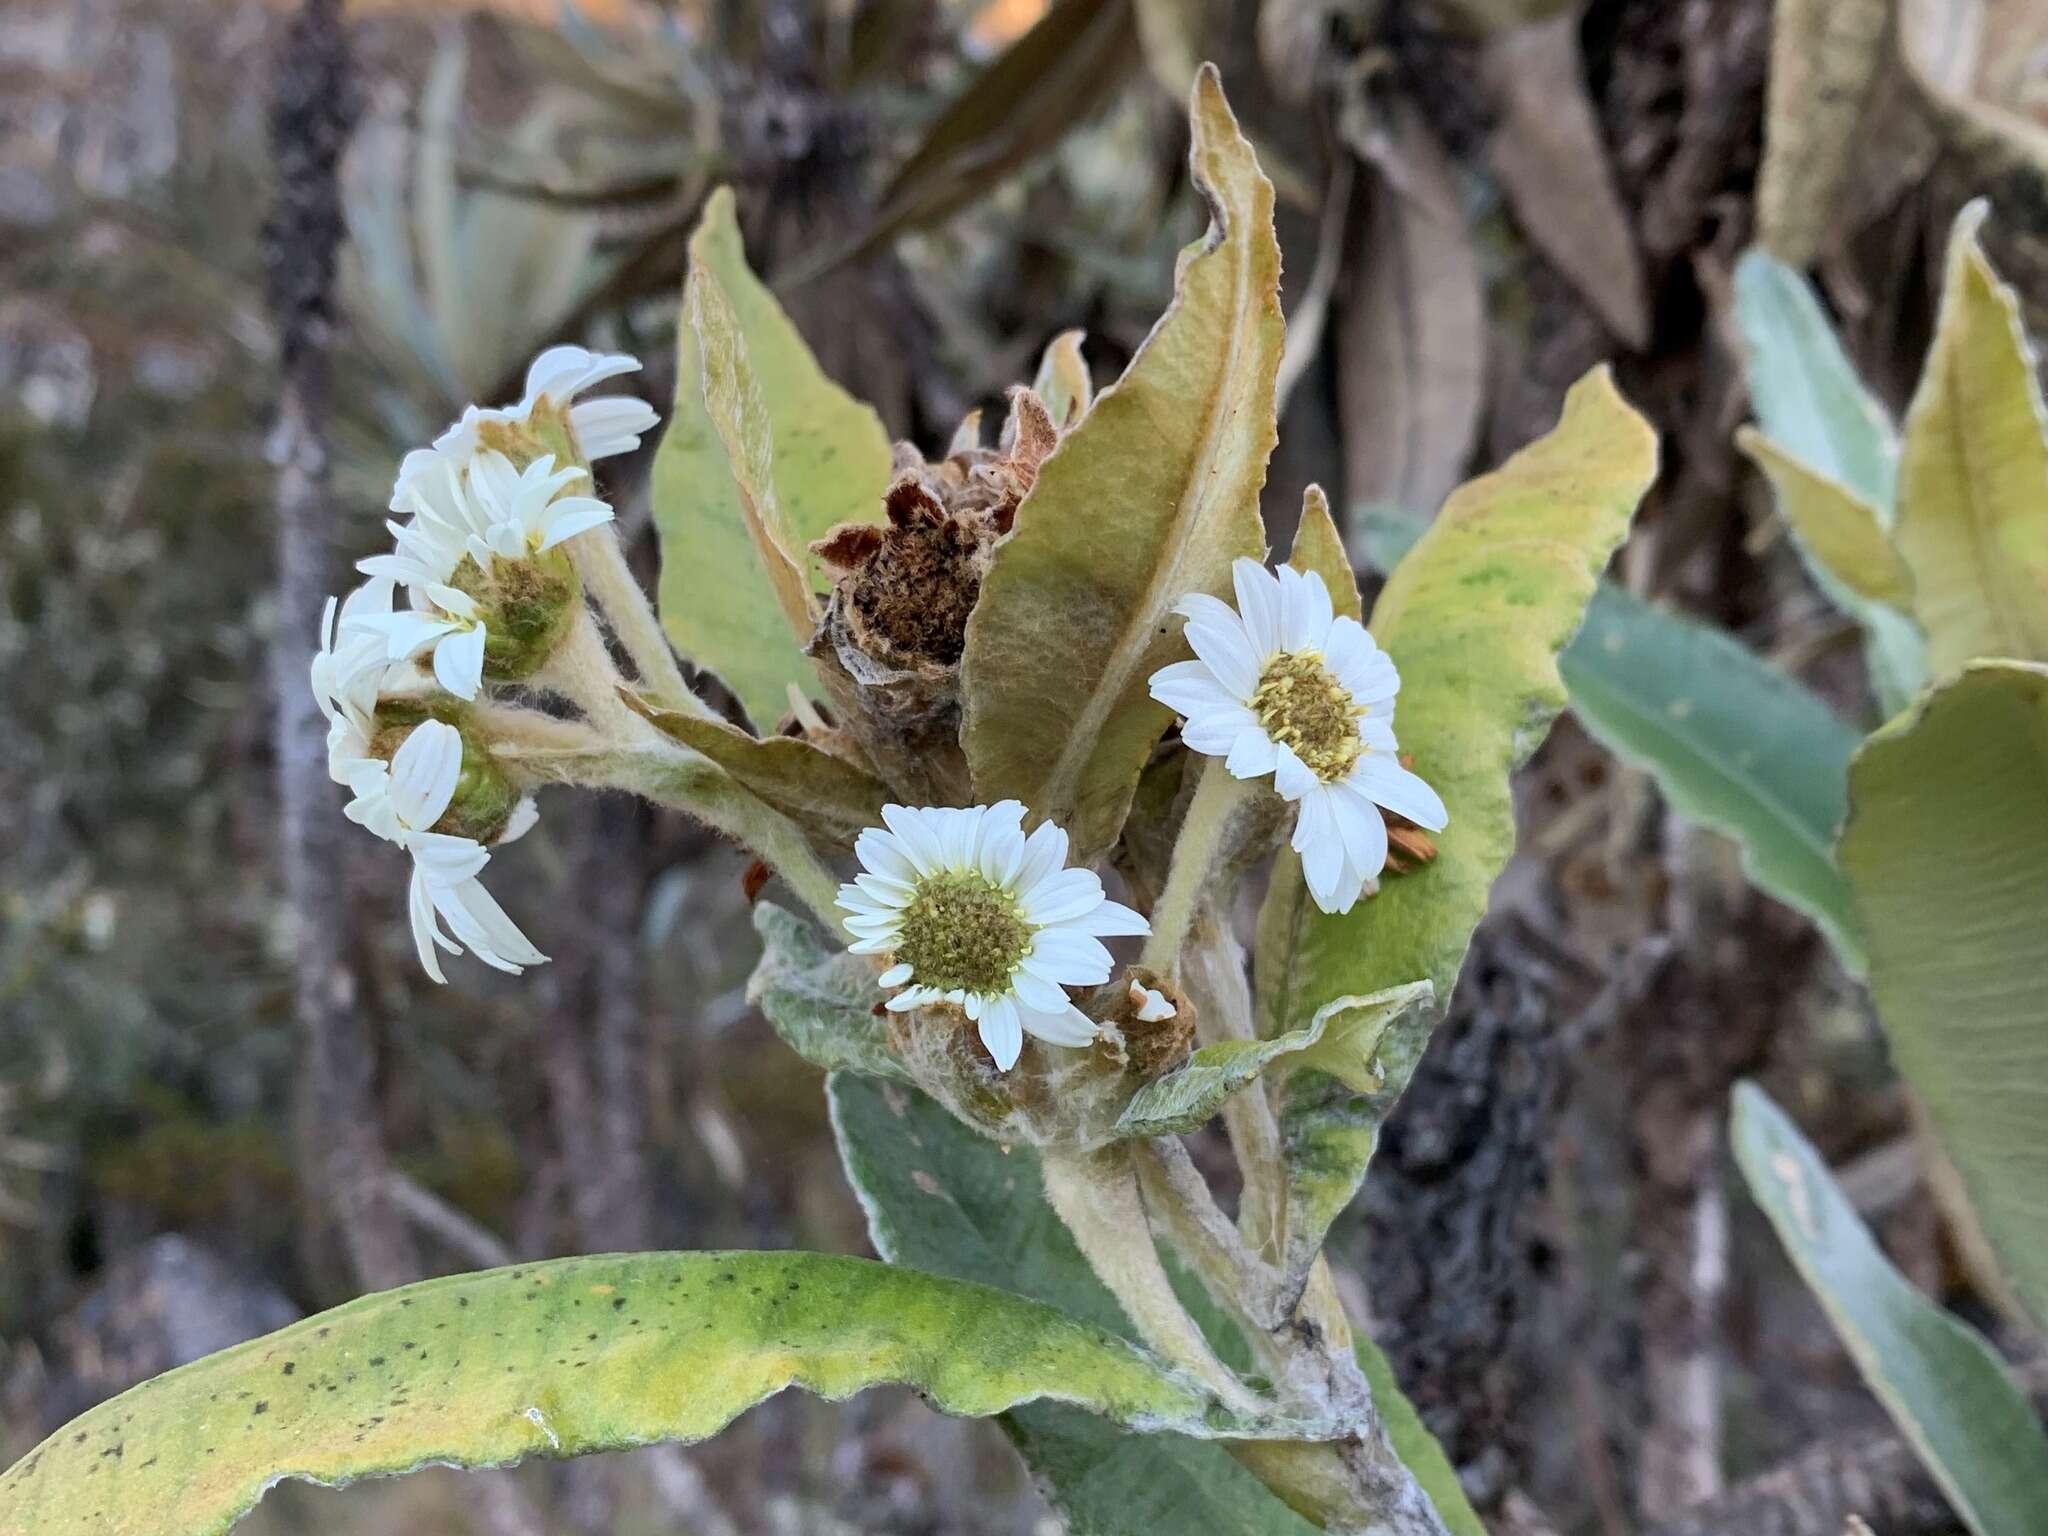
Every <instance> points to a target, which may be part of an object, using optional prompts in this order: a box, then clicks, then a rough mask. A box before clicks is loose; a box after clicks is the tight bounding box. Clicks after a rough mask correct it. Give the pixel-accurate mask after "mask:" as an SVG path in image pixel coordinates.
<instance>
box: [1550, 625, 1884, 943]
mask: <svg viewBox="0 0 2048 1536" xmlns="http://www.w3.org/2000/svg"><path fill="white" fill-rule="evenodd" d="M1559 666H1560V668H1561V670H1562V672H1563V674H1564V680H1565V685H1566V687H1567V688H1569V689H1570V691H1571V702H1572V710H1573V712H1574V713H1575V714H1577V715H1578V717H1579V719H1580V721H1581V722H1582V723H1583V724H1584V725H1585V726H1586V727H1587V729H1588V730H1590V731H1591V732H1592V733H1593V735H1594V736H1596V737H1598V738H1599V740H1600V741H1601V743H1602V744H1603V745H1604V746H1606V747H1607V748H1608V749H1609V750H1610V751H1612V752H1614V753H1615V754H1616V755H1617V756H1619V757H1621V758H1623V759H1624V760H1626V761H1628V762H1632V763H1635V764H1637V765H1638V766H1640V767H1644V768H1647V769H1649V770H1650V772H1651V773H1653V774H1655V775H1656V778H1657V785H1658V788H1660V789H1661V790H1663V792H1664V794H1665V797H1666V798H1667V799H1669V800H1670V802H1671V804H1672V805H1673V806H1674V807H1675V808H1676V809H1677V810H1678V811H1679V812H1680V813H1681V814H1683V815H1686V816H1689V817H1691V818H1692V819H1693V820H1695V821H1698V822H1703V823H1704V824H1705V825H1707V826H1710V827H1712V828H1714V829H1715V830H1716V831H1717V832H1724V833H1726V834H1727V835H1728V836H1730V837H1732V838H1734V839H1735V840H1736V841H1737V842H1738V843H1739V844H1740V845H1741V847H1742V857H1743V865H1744V868H1745V869H1746V870H1747V872H1748V874H1749V877H1750V878H1751V879H1752V880H1754V881H1755V882H1756V883H1757V884H1758V885H1759V886H1761V887H1762V888H1763V889H1764V890H1766V891H1769V892H1770V893H1771V894H1772V895H1773V896H1776V897H1777V898H1778V899H1779V900H1780V901H1783V902H1785V903H1787V904H1788V905H1790V906H1793V907H1796V908H1798V909H1799V910H1800V911H1801V912H1804V913H1806V914H1807V916H1809V917H1811V918H1813V919H1814V921H1815V922H1817V923H1819V924H1820V926H1821V929H1822V931H1823V932H1825V933H1826V934H1827V937H1828V939H1829V941H1830V942H1831V943H1832V944H1833V945H1834V946H1835V950H1836V952H1837V954H1838V955H1840V957H1841V959H1842V961H1843V963H1844V964H1845V965H1847V966H1848V967H1849V968H1850V969H1851V970H1852V971H1856V972H1858V973H1860V972H1861V971H1862V969H1863V943H1862V939H1861V937H1860V934H1859V932H1858V928H1857V923H1856V914H1855V910H1854V904H1853V902H1852V901H1851V899H1850V895H1849V886H1848V882H1847V881H1846V880H1844V879H1843V878H1842V873H1841V871H1840V870H1839V869H1838V868H1837V867H1836V865H1835V859H1834V842H1835V833H1836V832H1837V831H1838V830H1839V829H1840V827H1841V825H1842V818H1843V816H1844V814H1845V813H1846V812H1847V810H1848V795H1847V786H1848V774H1849V757H1850V754H1851V753H1852V752H1854V751H1855V750H1856V743H1857V741H1858V739H1859V738H1858V737H1857V734H1856V732H1855V730H1854V729H1853V728H1852V727H1851V726H1849V725H1848V724H1847V723H1846V722H1845V721H1843V720H1842V719H1841V717H1840V716H1838V715H1836V714H1835V712H1834V711H1833V710H1831V709H1829V708H1828V706H1827V704H1826V703H1825V702H1823V701H1822V699H1821V698H1820V696H1819V695H1818V694H1816V693H1814V692H1813V690H1811V689H1810V688H1808V687H1807V686H1806V685H1805V684H1804V683H1802V682H1800V681H1799V680H1798V679H1797V678H1795V677H1792V676H1790V675H1789V674H1787V673H1785V672H1783V671H1780V670H1779V669H1778V668H1776V667H1774V666H1772V665H1771V664H1770V663H1769V662H1767V661H1765V660H1763V659H1762V658H1761V657H1759V656H1757V655H1756V654H1755V653H1754V652H1752V651H1750V650H1748V649H1746V648H1745V647H1744V646H1742V645H1740V644H1738V643H1737V642H1736V641H1735V640H1733V639H1732V638H1730V637H1729V636H1728V635H1726V634H1723V633H1722V632H1721V631H1720V630H1717V629H1712V628H1709V627H1708V626H1707V625H1704V624H1700V623H1696V622H1694V621H1693V620H1691V619H1687V618H1685V617H1683V616H1682V615H1679V614H1676V613H1668V612H1665V611H1663V610H1661V609H1657V608H1652V607H1651V606H1650V605H1649V604H1647V603H1645V602H1643V601H1642V600H1641V599H1639V598H1636V597H1633V596H1631V595H1630V594H1629V593H1627V592H1624V591H1622V590H1621V589H1620V588H1618V587H1603V588H1602V589H1601V590H1600V592H1599V594H1598V595H1597V596H1596V597H1595V598H1594V599H1593V603H1592V606H1591V608H1590V609H1589V610H1588V611H1587V615H1586V627H1585V628H1584V629H1583V630H1581V631H1580V632H1579V636H1578V638H1577V639H1576V640H1574V641H1573V642H1572V643H1571V645H1570V646H1568V647H1567V648H1566V650H1565V652H1564V655H1563V656H1562V657H1560V658H1559Z"/></svg>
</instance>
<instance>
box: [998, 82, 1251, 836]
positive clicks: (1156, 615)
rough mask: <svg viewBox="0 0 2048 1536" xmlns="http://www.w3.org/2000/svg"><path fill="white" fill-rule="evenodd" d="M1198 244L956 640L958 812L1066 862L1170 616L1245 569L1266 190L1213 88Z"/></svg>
mask: <svg viewBox="0 0 2048 1536" xmlns="http://www.w3.org/2000/svg"><path fill="white" fill-rule="evenodd" d="M1191 116H1192V119H1193V132H1194V146H1193V150H1192V152H1191V156H1190V158H1191V161H1192V165H1193V172H1194V178H1195V184H1196V186H1197V187H1199V188H1200V190H1201V191H1202V194H1203V195H1204V196H1205V197H1206V198H1207V199H1208V201H1209V206H1210V210H1211V214H1212V220H1213V222H1212V223H1211V225H1210V230H1209V236H1208V239H1207V240H1206V241H1205V242H1203V243H1202V245H1200V246H1199V247H1197V248H1193V249H1191V250H1190V251H1188V252H1184V253H1183V256H1182V260H1181V268H1180V276H1179V281H1178V283H1177V284H1176V286H1175V292H1174V298H1173V303H1172V304H1171V306H1170V307H1169V308H1168V309H1167V311H1166V314H1165V315H1164V316H1163V317H1162V318H1161V319H1160V321H1159V323H1158V325H1157V326H1155V327H1154V328H1153V331H1152V334H1151V335H1150V336H1149V337H1147V338H1146V340H1145V343H1144V345H1143V346H1141V347H1140V348H1139V349H1138V354H1137V356H1136V357H1134V358H1133V359H1132V360H1131V365H1130V367H1129V368H1127V369H1126V370H1125V371H1124V375H1123V377H1122V378H1121V379H1119V380H1117V382H1116V383H1115V384H1113V385H1111V386H1110V387H1109V388H1108V389H1106V390H1104V391H1103V392H1102V394H1100V395H1099V396H1097V397H1096V400H1095V403H1094V405H1093V406H1091V407H1090V408H1089V411H1088V414H1087V415H1086V416H1085V417H1084V418H1083V419H1082V421H1081V424H1080V425H1079V426H1078V427H1076V428H1074V430H1073V431H1072V432H1070V433H1069V434H1067V436H1066V437H1064V438H1063V439H1062V440H1061V442H1060V446H1059V447H1058V448H1057V449H1056V450H1055V451H1054V452H1053V455H1052V457H1050V458H1049V459H1047V460H1046V461H1045V464H1044V467H1043V468H1041V469H1040V471H1039V474H1038V481H1037V483H1036V484H1035V485H1034V486H1033V487H1032V490H1031V493H1030V494H1029V495H1028V496H1026V497H1025V498H1024V502H1023V504H1022V505H1021V506H1020V507H1018V509H1017V524H1016V533H1015V534H1014V535H1013V536H1012V537H1011V538H1010V539H1009V541H1008V542H1006V543H1005V544H1004V545H1002V547H1001V548H1000V549H999V550H998V552H997V555H996V560H995V565H994V567H993V569H991V570H990V572H989V574H988V578H987V580H986V581H985V582H984V583H983V584H982V589H981V598H980V601H979V602H978V603H977V604H976V606H975V610H974V616H973V617H972V618H971V619H970V620H969V621H968V625H967V650H966V655H965V657H964V659H963V665H962V691H963V695H964V699H965V704H966V727H965V731H964V734H963V740H964V743H965V746H966V749H967V761H968V765H969V767H970V768H971V770H972V771H973V775H974V785H975V791H976V794H977V795H978V796H979V798H981V799H982V800H984V801H994V800H999V799H1003V798H1012V797H1013V798H1015V799H1019V800H1022V801H1023V802H1024V803H1025V804H1026V805H1028V806H1029V807H1030V808H1031V810H1032V812H1033V813H1034V814H1035V815H1037V816H1041V817H1049V818H1051V819H1052V820H1054V821H1057V822H1059V823H1060V824H1061V825H1063V826H1065V827H1066V828H1067V831H1068V833H1069V834H1070V835H1071V836H1072V838H1073V842H1074V849H1075V856H1076V859H1077V861H1085V860H1087V859H1090V858H1093V857H1094V856H1095V855H1096V854H1098V853H1100V852H1101V851H1102V850H1103V849H1104V848H1106V847H1108V846H1109V844H1110V843H1111V842H1113V841H1114V840H1115V838H1116V833H1117V828H1118V827H1119V826H1121V825H1122V823H1123V819H1124V814H1125V811H1126V810H1127V809H1128V807H1129V805H1130V801H1131V795H1132V792H1133V791H1134V789H1135V788H1136V786H1137V782H1138V771H1139V770H1140V769H1141V768H1142V767H1143V766H1144V762H1145V758H1146V755H1147V754H1148V753H1149V752H1150V751H1151V749H1152V744H1153V742H1154V741H1156V740H1157V739H1158V737H1159V734H1160V732H1161V731H1162V730H1164V729H1165V727H1166V724H1167V722H1168V720H1169V719H1170V718H1171V715H1170V713H1169V711H1168V710H1167V709H1166V707H1165V706H1164V705H1162V704H1158V703H1155V702H1154V701H1153V700H1152V699H1151V698H1150V697H1149V696H1148V695H1147V693H1146V691H1145V683H1146V679H1147V678H1148V677H1150V676H1151V674H1152V673H1153V672H1155V671H1157V670H1158V669H1159V668H1160V667H1162V666H1164V665H1166V663H1168V662H1170V661H1174V660H1177V659H1179V658H1180V657H1182V656H1185V655H1186V654H1187V648H1186V645H1185V643H1184V642H1183V641H1182V639H1181V637H1180V622H1179V621H1178V620H1177V619H1176V618H1175V617H1174V616H1173V613H1172V609H1173V605H1174V604H1175V603H1177V602H1179V601H1180V599H1181V598H1182V597H1183V596H1185V595H1186V594H1187V593H1189V592H1197V591H1199V592H1213V593H1218V594H1221V593H1225V592H1227V591H1228V590H1229V583H1230V562H1231V561H1232V560H1233V559H1235V558H1236V557H1238V556H1239V555H1252V556H1257V555H1259V554H1261V553H1263V551H1264V548H1265V537H1264V532H1263V530H1262V527H1261V525H1260V522H1259V505H1258V503H1259V489H1260V487H1261V486H1262V485H1263V484H1264V483H1265V478H1266V458H1267V455H1268V454H1269V453H1270V452H1271V451H1272V448H1273V443H1274V441H1275V437H1276V433H1275V428H1274V419H1273V381H1274V375H1275V373H1276V372H1277V370H1278V369H1279V366H1280V351H1281V344H1282V327H1281V321H1280V299H1279V283H1280V250H1279V247H1278V245H1277V244H1276V243H1275V240H1274V236H1273V187H1272V184H1271V183H1270V182H1268V181H1267V180H1266V178H1265V177H1264V176H1263V175H1261V174H1260V172H1259V167H1258V161H1257V159H1256V158H1255V157H1254V156H1253V154H1252V148H1251V145H1250V144H1249V143H1247V142H1246V141H1245V138H1244V135H1243V134H1241V133H1240V132H1238V128H1237V120H1236V119H1235V118H1234V117H1232V116H1231V113H1230V107H1229V105H1228V104H1227V103H1226V102H1225V101H1224V99H1223V88H1222V86H1221V85H1220V84H1218V82H1217V78H1216V72H1215V70H1214V69H1211V68H1204V69H1203V70H1202V72H1201V74H1200V75H1199V77H1198V78H1197V79H1196V82H1195V90H1194V98H1193V102H1192V105H1191Z"/></svg>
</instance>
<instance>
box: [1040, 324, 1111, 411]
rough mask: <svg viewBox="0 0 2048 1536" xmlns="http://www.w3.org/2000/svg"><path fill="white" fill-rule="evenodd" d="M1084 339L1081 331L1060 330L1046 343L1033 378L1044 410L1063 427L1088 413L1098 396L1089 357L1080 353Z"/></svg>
mask: <svg viewBox="0 0 2048 1536" xmlns="http://www.w3.org/2000/svg"><path fill="white" fill-rule="evenodd" d="M1085 339H1086V338H1085V335H1084V333H1083V332H1080V331H1061V332H1060V333H1059V335H1057V336H1055V337H1053V339H1052V340H1051V341H1049V342H1047V343H1046V344H1045V353H1044V355H1043V356H1041V357H1040V358H1039V360H1038V373H1037V375H1036V376H1035V377H1034V378H1033V379H1032V381H1031V388H1032V390H1033V391H1034V392H1035V393H1036V394H1037V396H1038V398H1039V399H1040V400H1042V401H1043V402H1044V403H1045V414H1046V415H1048V416H1050V417H1051V418H1052V424H1053V425H1054V426H1055V427H1057V428H1059V429H1060V430H1061V431H1065V430H1066V429H1067V428H1068V427H1071V426H1072V425H1073V424H1074V423H1075V422H1077V421H1079V420H1080V419H1081V418H1082V417H1083V416H1085V415H1087V414H1088V407H1089V405H1090V404H1091V403H1092V402H1093V401H1094V399H1095V381H1094V379H1093V378H1092V377H1091V376H1090V375H1089V372H1088V360H1087V358H1085V357H1083V356H1082V355H1081V343H1082V341H1083V340H1085Z"/></svg>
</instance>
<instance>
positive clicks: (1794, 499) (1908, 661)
mask: <svg viewBox="0 0 2048 1536" xmlns="http://www.w3.org/2000/svg"><path fill="white" fill-rule="evenodd" d="M1735 318H1736V321H1737V322H1738V324H1740V326H1741V327H1742V338H1743V363H1744V370H1745V376H1746V377H1747V379H1748V382H1749V393H1750V400H1751V403H1752V404H1753V405H1754V406H1755V408H1756V418H1757V425H1758V427H1759V429H1760V430H1761V432H1762V435H1763V439H1764V440H1765V442H1767V443H1768V444H1769V450H1770V456H1769V457H1766V456H1764V455H1760V454H1759V452H1758V450H1757V446H1756V445H1754V444H1752V443H1747V442H1745V443H1744V449H1745V451H1746V452H1748V453H1749V455H1750V457H1751V458H1752V459H1755V460H1757V462H1758V464H1759V465H1760V466H1761V467H1762V468H1763V469H1764V471H1765V472H1766V473H1767V474H1768V475H1769V476H1770V478H1771V482H1772V489H1773V490H1774V491H1775V492H1776V494H1777V499H1778V507H1779V510H1780V512H1781V513H1782V515H1783V516H1784V518H1785V521H1786V523H1787V525H1788V526H1789V527H1790V528H1791V530H1792V546H1793V548H1794V549H1795V550H1797V551H1798V554H1799V558H1800V561H1801V563H1802V564H1804V565H1805V567H1806V570H1807V574H1808V575H1810V576H1811V577H1812V578H1813V580H1814V583H1815V585H1817V586H1818V587H1819V588H1820V589H1821V591H1822V592H1824V593H1825V594H1826V595H1827V598H1828V601H1830V602H1831V603H1833V604H1834V605H1835V606H1836V607H1837V608H1839V609H1840V610H1841V611H1842V612H1843V613H1846V614H1848V615H1849V616H1850V617H1851V618H1853V619H1855V620H1856V622H1857V623H1858V624H1859V625H1860V626H1862V629H1863V632H1864V641H1865V645H1866V646H1867V648H1868V649H1867V653H1866V654H1867V665H1868V668H1869V671H1870V679H1871V686H1872V691H1873V692H1875V694H1876V695H1877V701H1878V706H1879V708H1880V709H1881V710H1882V711H1883V712H1884V714H1885V716H1886V717H1887V718H1889V717H1890V716H1892V715H1895V714H1897V713H1898V712H1899V711H1900V710H1901V709H1904V708H1905V707H1906V705H1907V704H1909V703H1911V702H1912V700H1913V696H1914V695H1915V694H1917V693H1918V692H1919V691H1920V690H1921V688H1923V687H1924V686H1926V683H1927V643H1926V641H1925V639H1924V638H1922V636H1921V634H1920V630H1919V626H1917V625H1916V624H1915V623H1914V622H1913V620H1912V619H1911V617H1909V616H1908V614H1906V613H1904V612H1901V611H1899V608H1898V607H1897V606H1893V605H1892V604H1890V603H1878V602H1872V601H1870V600H1869V599H1868V598H1867V597H1865V596H1863V595H1861V594H1859V593H1858V592H1857V591H1856V590H1855V587H1854V584H1853V582H1852V581H1850V580H1848V579H1845V578H1846V577H1847V575H1848V573H1847V572H1844V573H1842V574H1837V572H1836V570H1835V568H1834V565H1833V564H1832V560H1833V559H1834V558H1836V556H1835V555H1834V554H1833V553H1831V552H1830V551H1828V550H1824V549H1822V548H1821V547H1819V546H1818V545H1817V544H1816V543H1815V540H1814V530H1811V529H1810V528H1809V526H1808V525H1809V524H1810V523H1811V522H1812V518H1810V517H1808V516H1804V515H1802V514H1805V513H1807V512H1809V511H1818V512H1822V513H1826V512H1829V511H1833V510H1835V509H1834V508H1832V507H1830V506H1829V505H1827V504H1826V503H1825V502H1823V503H1822V504H1820V505H1818V506H1814V505H1812V503H1813V502H1814V500H1815V498H1831V499H1833V500H1846V501H1847V502H1849V503H1851V504H1852V506H1851V508H1850V514H1851V515H1860V514H1861V513H1863V512H1865V511H1867V513H1868V514H1869V516H1870V517H1871V518H1872V519H1874V520H1875V522H1876V524H1877V527H1878V529H1879V530H1880V532H1882V533H1883V534H1885V535H1886V536H1887V537H1889V535H1890V533H1891V531H1892V528H1893V525H1894V523H1895V521H1896V507H1895V502H1896V500H1897V495H1898V473H1899V468H1898V466H1899V444H1898V435H1897V433H1896V432H1895V431H1894V430H1893V428H1892V423H1891V418H1890V416H1888V415H1887V414H1886V412H1885V409H1884V407H1883V406H1882V405H1880V404H1879V403H1878V401H1877V400H1876V398H1875V397H1874V396H1872V395H1871V394H1870V392H1869V391H1868V390H1866V389H1865V388H1864V387H1863V383H1862V381H1861V380H1860V379H1858V378H1857V377H1856V372H1855V370H1854V369H1853V368H1851V367H1850V366H1849V359H1848V357H1847V356H1846V355H1845V354H1844V353H1843V351H1842V344H1841V342H1840V341H1839V340H1838V339H1837V338H1836V336H1835V332H1834V328H1833V326H1831V325H1830V324H1829V323H1828V317H1827V314H1826V312H1825V311H1824V310H1823V309H1822V308H1821V304H1820V300H1819V298H1818V297H1817V296H1816V295H1815V294H1814V291H1813V289H1812V288H1811V286H1809V285H1808V283H1807V281H1806V279H1805V277H1804V276H1803V275H1801V274H1800V273H1799V272H1798V271H1796V270H1794V269H1793V268H1791V267H1788V266H1786V265H1785V264H1784V263H1783V262H1781V261H1778V260H1776V259H1775V258H1773V257H1772V256H1770V255H1768V254H1766V253H1765V252H1763V251H1760V250H1751V251H1748V252H1745V253H1744V255H1743V257H1742V259H1741V260H1740V261H1739V262H1737V263H1736V266H1735ZM1905 586H1906V588H1907V590H1909V591H1910V588H1911V579H1910V573H1907V576H1906V579H1905Z"/></svg>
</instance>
